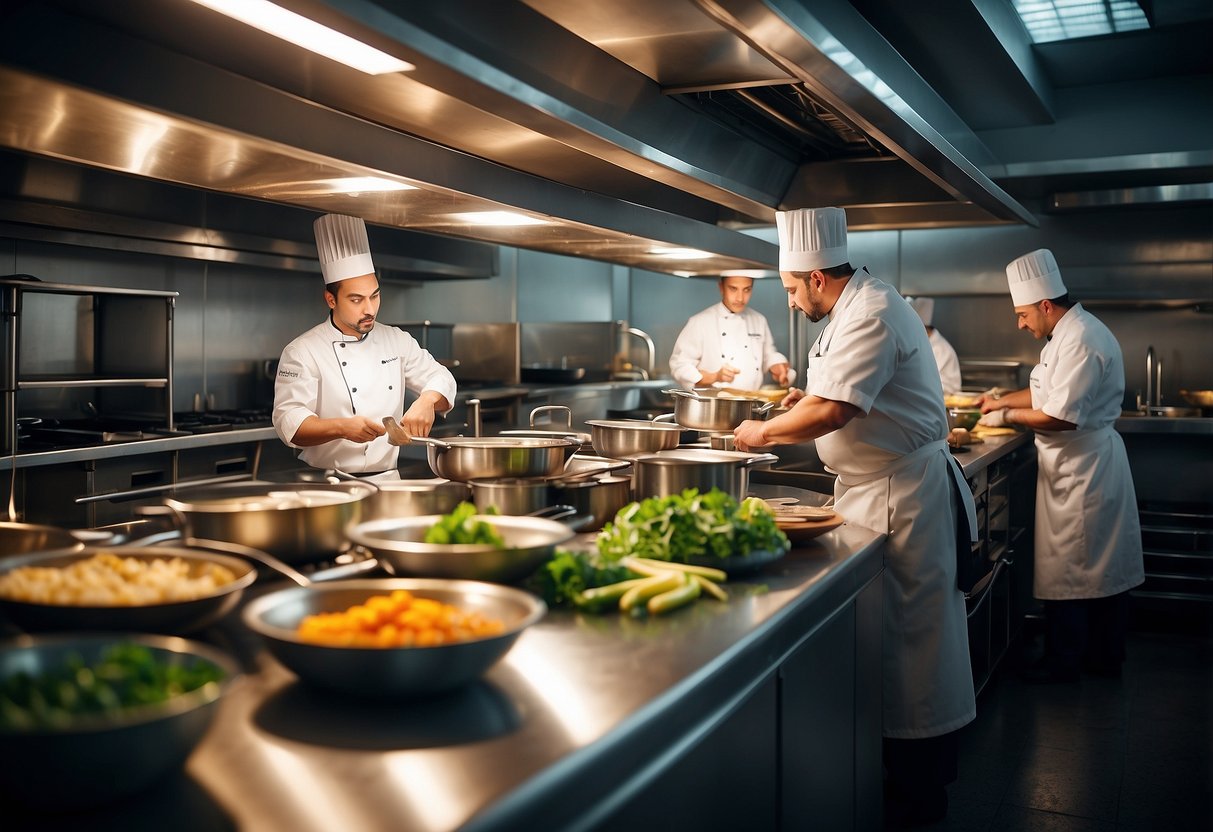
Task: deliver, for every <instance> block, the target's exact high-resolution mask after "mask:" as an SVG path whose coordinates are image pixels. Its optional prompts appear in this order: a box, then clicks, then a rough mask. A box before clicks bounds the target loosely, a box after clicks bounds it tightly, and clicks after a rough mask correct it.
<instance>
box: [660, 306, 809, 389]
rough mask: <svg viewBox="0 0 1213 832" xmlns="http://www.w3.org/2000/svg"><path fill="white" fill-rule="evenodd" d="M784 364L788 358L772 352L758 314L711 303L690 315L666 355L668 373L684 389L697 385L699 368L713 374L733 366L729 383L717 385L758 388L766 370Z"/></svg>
mask: <svg viewBox="0 0 1213 832" xmlns="http://www.w3.org/2000/svg"><path fill="white" fill-rule="evenodd" d="M786 363H788V359H787V358H786V357H785V356H784V355H783V354H782V353H781V352H779V350H777V349H775V338H774V336H772V335H771V327H770V326H769V325H768V324H767V319H766V318H764V317H763V316H762V313H760V312H755V311H754V310H753V309H750V308H749V307H746V308H745V309H743V310H741V311H740V312H731V311H729V308H728V307H727V306H725V305H724V304H723V303H715V304H712V305H711V306H709V307H708V308H707V309H705V310H703V311H702V312H698V313H696V314H695V315H693V316H692V317H691V318H690V320H688V321H687V323H686V326H684V327H683V328H682V332H680V333H679V334H678V340H677V341H675V342H674V351H673V352H672V353H670V373H671V374H672V375H673V376H674V380H675V381H677V382H678V383H679V384H680V385H682V386H683V387H686V388H688V389H689V388H692V387H695V386H697V385H698V384H699V379H700V378H702V373H700V371H699V367H700V366H701V365H702V366H703V368H704V369H705V370H708V371H709V372H716V371H717V370H719V369H720V368H721V367H723V366H724V365H725V364H728V365H729V366H731V367H736V368H737V369H738V371H739V372H738V373H737V376H736V377H735V378H734V379H733V380H732V381H730V382H727V383H726V382H719V383H718V386H719V385H725V386H728V387H735V388H737V389H739V390H757V389H758V388H760V387H762V382H763V378H764V377H765V374H766V371H767V370H769V369H770V368H771V367H773V366H774V365H776V364H786Z"/></svg>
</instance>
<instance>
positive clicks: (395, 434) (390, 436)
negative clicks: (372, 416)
mask: <svg viewBox="0 0 1213 832" xmlns="http://www.w3.org/2000/svg"><path fill="white" fill-rule="evenodd" d="M383 427H384V428H385V429H386V430H387V441H388V444H389V445H408V444H410V443H412V441H413V437H411V436H409V435H408V433H407V432H406V431H405V429H404V428H402V427H400V423H399V422H397V421H396V419H395V418H394V417H392V416H384V417H383Z"/></svg>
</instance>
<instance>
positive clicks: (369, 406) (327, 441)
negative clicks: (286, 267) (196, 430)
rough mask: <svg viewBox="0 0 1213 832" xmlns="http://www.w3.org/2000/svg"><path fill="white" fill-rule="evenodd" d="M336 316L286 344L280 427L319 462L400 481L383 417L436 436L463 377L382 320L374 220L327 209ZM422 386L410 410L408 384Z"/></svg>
mask: <svg viewBox="0 0 1213 832" xmlns="http://www.w3.org/2000/svg"><path fill="white" fill-rule="evenodd" d="M314 230H315V233H316V249H317V253H318V254H319V257H320V270H321V272H322V274H323V276H324V300H325V303H327V304H328V308H329V314H328V317H327V318H326V319H325V320H324V321H323V322H321V323H319V324H317V325H316V326H314V327H312V328H311V329H309V330H308V331H307V332H305V333H303V334H302V335H300V336H299V337H298V338H296V339H295V340H293V341H291V342H290V343H289V344H287V345H286V348H285V349H284V350H283V351H282V358H281V359H280V361H279V362H278V375H277V378H276V379H275V384H274V414H273V420H274V429H275V430H276V431H277V432H278V436H279V437H280V438H281V439H282V441H283V442H285V443H286V444H287V445H290V446H291V447H292V448H298V449H299V458H300V459H302V460H303V461H304V462H306V463H307V464H308V465H311V466H312V467H314V468H325V469H338V470H341V471H343V472H346V473H350V474H353V475H355V476H360V477H374V478H376V479H397V478H399V471H398V469H397V460H398V457H399V453H400V448H399V447H398V446H397V445H393V444H391V443H390V442H389V441H388V437H387V435H386V433H387V431H386V429H385V428H384V426H383V418H384V417H385V416H391V417H393V418H395V419H397V420H398V421H399V422H400V423H401V426H402V427H403V428H404V430H405V432H406V433H408V434H409V435H410V436H428V435H429V432H430V428H431V427H432V426H433V424H434V419H435V416H436V415H437V414H439V413H441V414H442V415H444V416H445V415H446V414H447V413H449V412H450V410H451V407H452V406H453V404H454V402H455V378H454V376H452V375H451V372H450V370H448V369H447V368H446V367H443V366H442V365H441V364H439V363H438V361H437V360H435V359H434V357H433V356H431V355H430V354H429V352H427V351H426V350H424V349H422V348H421V346H420V345H418V343H417V341H416V340H414V338H413V336H412V335H409V334H408V333H407V332H404V331H403V330H401V329H398V328H396V327H392V326H384V325H378V326H377V325H376V323H377V322H376V316H377V315H378V313H379V304H380V300H381V295H380V291H381V290H380V286H379V280H378V278H377V277H376V276H375V265H374V263H373V261H372V260H371V252H370V241H369V240H368V238H367V233H366V224H365V223H364V222H363V221H362V220H361V219H360V218H358V217H348V216H343V215H340V214H325V215H324V216H322V217H320V218H319V219H317V220H316V222H315V224H314ZM406 390H411V391H413V392H414V393H416V394H417V398H416V400H415V401H414V402H413V403H412V404H411V405H410V406H409V408H408V410H407V411H406V410H405V409H404V403H405V391H406Z"/></svg>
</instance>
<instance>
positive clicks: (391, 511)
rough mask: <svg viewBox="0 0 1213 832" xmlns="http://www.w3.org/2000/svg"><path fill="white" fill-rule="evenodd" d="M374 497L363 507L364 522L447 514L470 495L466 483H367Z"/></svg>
mask: <svg viewBox="0 0 1213 832" xmlns="http://www.w3.org/2000/svg"><path fill="white" fill-rule="evenodd" d="M368 484H369V485H372V486H373V487H374V488H375V493H374V494H372V495H371V496H370V497H368V498H367V500H366V503H365V504H364V505H363V510H362V519H363V520H379V519H381V518H388V517H416V516H418V515H422V514H450V513H451V512H452V511H454V510H455V506H457V505H459V504H460V503H462V502H464V501H466V500H467V499H468V498H469V497H470V494H471V490H470V489H469V488H468V484H467V483H466V482H451V481H450V480H443V479H433V480H384V481H382V482H374V483H368Z"/></svg>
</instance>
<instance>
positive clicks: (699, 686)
mask: <svg viewBox="0 0 1213 832" xmlns="http://www.w3.org/2000/svg"><path fill="white" fill-rule="evenodd" d="M882 555H883V537H882V536H879V535H876V534H874V533H872V532H870V531H868V530H867V529H864V528H862V527H857V526H849V525H844V526H842V527H841V528H839V529H837V530H835V531H833V532H829V533H828V534H826V535H823V536H821V537H819V538H816V539H815V540H812V541H808V542H807V543H805V544H804V545H803V546H801V547H799V548H796V549H793V550H792V551H791V552H790V553H789V554H788V555H787V556H785V557H784V558H782V559H781V560H779V561H777V562H775V563H773V564H769V565H768V566H766V567H765V568H764V569H763V570H762V571H761V572H759V573H758V574H756V575H753V576H752V577H750V578H748V579H742V580H736V581H730V582H729V584H728V585H727V587H728V589H729V590H730V599H729V601H728V603H727V604H720V603H715V602H711V601H700V602H698V603H697V604H695V605H694V606H692V607H689V608H686V609H684V610H681V611H678V612H677V613H674V614H671V615H669V616H667V617H663V618H656V619H633V618H628V617H624V616H620V615H613V614H612V615H602V616H583V615H580V614H575V613H572V612H566V611H554V612H549V614H548V615H547V616H546V618H545V619H544V620H543V621H541V622H540V623H539V624H538V625H536V626H534V627H533V628H531V629H530V630H529V631H527V632H526V633H524V634H523V635H522V637H521V638H520V639H519V641H518V642H517V643H516V644H515V646H514V648H513V649H512V650H511V651H510V653H508V654H507V655H506V657H505V658H504V659H503V660H502V661H501V662H500V663H498V664H497V665H496V666H495V667H494V668H493V669H492V670H490V672H489V673H488V675H487V677H486V678H485V679H484V680H482V681H481V682H478V683H475V684H473V685H472V686H470V687H467V688H465V689H463V690H460V691H457V692H454V693H451V694H448V695H444V696H440V697H437V698H434V699H428V700H419V701H413V702H409V701H393V702H378V703H376V702H365V701H351V700H348V699H342V698H339V697H338V696H336V695H329V694H321V693H314V692H311V691H309V690H307V689H306V688H304V687H302V686H301V685H299V684H298V683H297V682H296V681H295V678H294V676H293V675H292V674H291V673H290V672H288V671H287V670H285V669H284V668H282V667H281V666H280V665H278V664H277V663H276V662H275V661H274V660H273V659H272V658H270V657H269V656H268V654H266V653H265V652H263V651H260V650H258V649H257V646H256V645H255V643H253V642H251V641H250V636H249V635H248V634H247V632H246V631H244V630H243V628H242V626H241V625H240V624H239V619H238V614H232V615H231V616H229V617H228V618H227V619H225V621H224V622H223V624H222V626H221V627H219V628H216V629H215V630H214V631H210V632H208V633H207V634H205V636H206V638H207V639H208V640H212V641H215V642H217V643H219V644H221V645H223V646H225V647H227V648H229V649H231V650H233V652H235V653H236V654H237V655H238V656H239V657H240V659H241V661H242V663H243V664H244V666H245V667H246V675H245V676H244V677H243V678H241V679H240V680H239V681H238V682H237V684H236V685H235V686H234V688H233V689H232V691H231V693H230V695H229V696H228V697H227V699H226V700H225V701H224V702H223V703H222V706H221V708H220V710H219V713H218V716H217V719H216V722H215V724H214V726H213V728H212V730H211V732H210V733H209V734H208V736H207V737H206V739H205V740H204V741H203V743H202V744H201V745H200V746H199V747H198V749H197V750H196V751H195V753H194V754H193V755H192V757H191V758H190V760H189V761H188V764H187V768H186V771H185V772H184V773H182V774H179V775H175V776H174V777H172V778H170V781H169V782H166V783H165V784H163V785H162V786H161V787H158V788H156V789H154V790H153V791H151V792H149V793H147V794H145V795H143V796H141V797H139V798H137V799H134V800H132V801H131V802H129V803H127V804H123V805H120V806H117V807H112V808H110V809H107V810H104V811H97V812H93V813H90V814H89V815H87V816H81V815H73V816H71V817H65V818H62V819H59V820H62V821H63V822H64V826H65V828H66V827H67V826H71V825H74V826H75V828H82V827H86V826H87V827H88V828H103V829H109V828H115V829H117V828H123V829H132V828H140V829H142V828H154V827H155V826H156V824H157V823H159V822H161V821H163V822H164V823H166V824H168V825H170V826H171V827H173V828H178V829H182V830H192V829H204V828H205V829H214V828H239V829H257V830H291V832H296V830H298V832H310V830H316V831H317V832H320V831H321V830H325V831H326V832H327V830H333V829H358V830H378V829H384V830H387V829H393V830H395V829H410V830H449V829H465V830H490V829H491V830H501V829H545V830H555V829H589V828H594V827H595V826H596V825H597V824H598V823H599V822H601V821H603V820H604V819H607V820H608V821H609V820H610V818H611V817H612V814H613V813H614V812H615V811H616V810H617V809H618V808H619V807H620V806H626V803H627V801H628V800H630V799H632V798H634V797H635V795H636V794H637V793H638V791H639V790H642V789H643V788H644V787H645V786H646V784H649V783H651V782H652V781H653V778H654V777H660V776H661V774H662V772H663V771H678V770H682V767H681V766H680V760H681V757H682V756H683V755H685V754H687V753H690V752H689V749H690V748H692V746H693V745H694V744H695V743H697V742H699V741H700V740H702V739H703V738H704V737H705V736H707V735H709V733H710V732H711V731H712V730H713V729H714V728H715V727H716V726H718V725H720V724H721V723H723V722H724V721H726V720H727V719H729V718H731V717H732V716H734V715H735V714H736V713H737V712H738V711H739V710H743V711H744V710H745V709H747V708H748V706H747V705H745V704H744V703H746V702H747V701H749V700H751V699H754V698H757V699H761V698H762V697H760V696H754V695H753V694H754V692H755V691H756V690H759V689H760V686H764V685H765V687H762V688H761V689H762V690H763V691H764V692H765V691H770V690H773V689H774V685H773V682H772V679H773V677H774V674H775V673H777V672H778V668H779V667H780V665H781V663H782V662H785V660H787V659H788V657H789V656H790V655H792V654H793V652H794V651H796V650H797V648H798V646H800V645H803V644H804V643H805V642H806V641H807V640H808V639H809V638H810V635H811V634H812V633H814V632H815V631H817V630H819V629H822V628H824V627H826V626H828V625H826V624H824V622H827V621H830V620H837V618H838V613H839V611H840V610H844V609H850V608H851V607H852V606H854V603H855V599H856V597H857V596H858V595H859V594H860V593H861V592H863V593H864V597H865V598H870V597H872V595H873V594H874V595H875V596H876V598H877V602H876V606H875V607H874V608H873V607H871V606H866V607H863V611H864V614H863V615H862V616H861V617H860V619H861V621H862V622H863V623H862V624H859V625H857V626H861V627H868V626H870V622H868V621H867V619H868V618H869V617H870V615H868V613H870V612H871V611H872V610H875V611H876V616H875V618H876V627H877V629H878V628H879V612H878V610H879V600H878V598H879V582H878V580H877V578H878V577H879V575H880V572H881V568H882ZM873 589H875V592H874V593H873V592H872V591H871V590H873ZM865 590H866V591H865ZM254 594H255V593H254ZM869 649H870V645H869ZM802 652H803V651H802ZM875 654H876V655H875V657H872V656H869V655H867V654H866V652H865V653H864V655H862V656H860V657H858V658H857V659H856V660H857V661H861V662H868V661H869V660H871V661H875V662H878V661H879V648H878V647H877V648H876V649H875ZM857 671H858V668H857ZM823 672H824V671H823ZM876 672H878V670H877V671H876ZM844 675H845V679H843V680H842V683H845V684H851V683H852V678H853V677H852V675H850V674H844ZM854 678H855V679H856V680H858V681H856V682H854V683H855V684H856V686H857V687H862V689H863V690H862V692H858V691H857V693H856V696H860V695H863V696H868V697H870V696H871V691H870V690H869V688H871V687H872V686H871V685H870V684H867V683H865V684H863V685H862V686H860V684H859V683H860V682H862V681H864V680H865V679H870V678H871V677H865V676H862V675H859V676H855V677H854ZM814 687H815V688H817V687H818V686H816V685H815V686H814ZM827 687H828V686H827ZM875 688H876V689H877V690H878V688H879V685H878V684H876V685H875ZM772 700H773V696H772ZM876 701H877V703H878V701H879V698H878V697H877V700H876ZM878 708H879V706H878V705H877V710H876V716H875V718H874V725H870V726H868V730H870V731H874V732H875V742H876V758H875V759H876V763H875V772H876V777H877V780H876V788H877V790H878V789H879V710H878ZM823 721H824V720H823ZM869 721H873V720H864V722H865V724H866V723H867V722H869ZM774 725H775V721H774V720H773V719H772V720H771V726H772V728H771V730H772V731H774V730H775V729H774ZM823 727H828V726H823ZM848 728H849V726H848ZM725 756H728V755H725ZM834 762H837V761H834ZM858 762H859V761H857V763H858ZM864 762H870V761H868V760H867V759H866V758H865V759H864ZM737 764H738V765H743V764H744V765H751V764H752V763H751V762H749V761H746V762H744V763H743V762H741V761H738V763H737ZM772 765H774V763H773V762H772ZM831 765H833V763H832V764H831ZM835 767H836V766H835ZM868 767H870V765H869V766H868ZM770 787H771V788H772V789H774V784H771V785H770ZM878 794H879V792H878V791H877V795H878ZM741 796H742V797H745V792H744V790H741ZM868 802H869V804H870V805H872V806H876V807H877V809H878V807H879V797H878V796H877V797H875V799H874V801H871V800H869V801H868ZM711 811H719V810H718V809H711ZM770 811H771V812H775V811H776V810H775V808H773V807H772V808H770ZM868 811H870V808H869V809H868ZM17 820H19V821H20V820H24V819H21V818H18V819H17ZM28 821H29V825H30V827H31V828H32V827H34V826H36V827H37V828H39V829H54V828H57V827H56V826H55V824H56V823H57V822H58V820H56V819H55V818H53V817H52V818H47V817H45V816H41V817H37V818H29V819H28Z"/></svg>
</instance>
